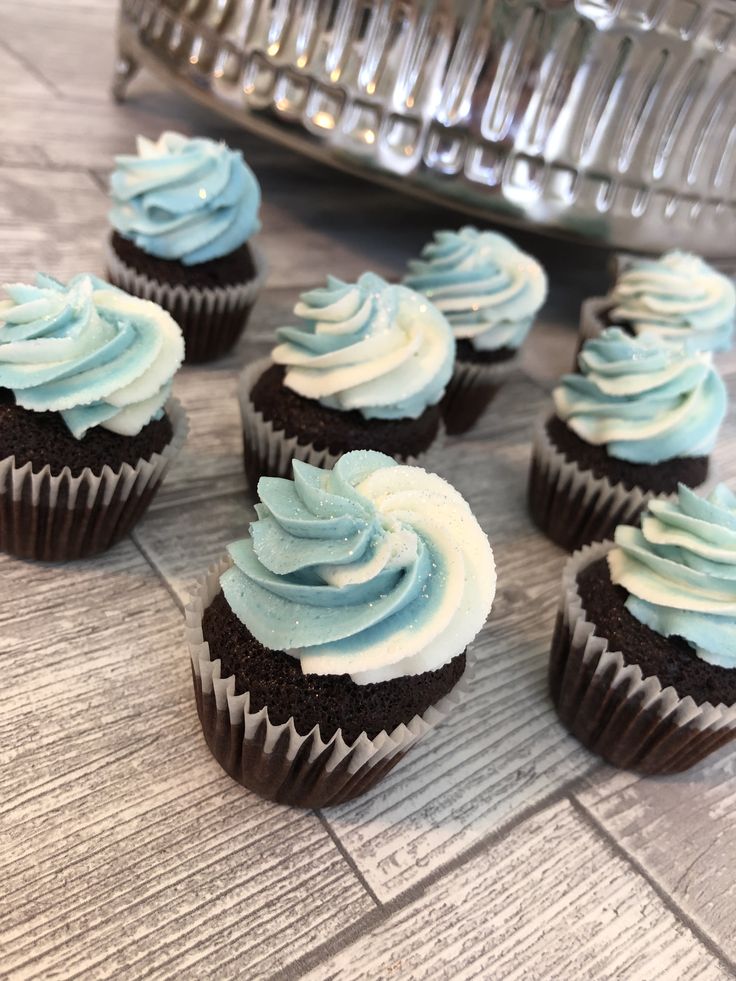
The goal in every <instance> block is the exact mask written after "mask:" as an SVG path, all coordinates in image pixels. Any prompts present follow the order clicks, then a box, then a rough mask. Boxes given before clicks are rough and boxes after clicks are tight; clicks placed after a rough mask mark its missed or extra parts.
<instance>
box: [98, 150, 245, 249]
mask: <svg viewBox="0 0 736 981" xmlns="http://www.w3.org/2000/svg"><path fill="white" fill-rule="evenodd" d="M115 164H116V169H115V171H114V173H113V174H112V177H111V178H110V194H111V198H112V203H113V207H112V210H111V211H110V221H111V223H112V225H113V227H114V228H115V229H116V230H117V231H118V232H119V233H120V234H121V235H122V236H123V237H125V238H128V239H131V240H132V241H133V242H135V244H136V245H137V246H138V247H139V248H141V249H143V251H144V252H148V253H149V255H153V256H158V257H159V258H161V259H178V260H179V261H181V262H182V263H183V264H184V265H186V266H193V265H197V264H198V263H201V262H208V261H210V260H212V259H217V258H219V257H220V256H224V255H228V254H229V253H230V252H233V251H235V249H237V248H239V246H241V245H242V244H243V243H244V242H246V241H247V240H248V239H249V238H250V237H251V236H252V235H254V234H255V233H256V232H257V231H258V229H259V228H260V222H259V220H258V209H259V207H260V202H261V190H260V187H259V184H258V181H257V180H256V177H255V175H254V174H253V172H252V171H251V169H250V168H249V167H248V165H247V164H246V163H245V161H244V160H243V155H242V153H241V152H240V151H239V150H231V149H230V148H229V147H228V146H226V145H225V144H224V143H215V142H214V141H213V140H208V139H204V138H197V139H188V138H187V137H185V136H182V135H181V134H180V133H162V135H161V136H160V137H159V139H158V140H157V141H156V142H153V141H151V140H147V139H146V138H145V137H143V136H139V137H138V154H137V155H122V156H118V157H116V158H115Z"/></svg>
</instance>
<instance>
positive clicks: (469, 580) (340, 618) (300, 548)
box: [220, 450, 495, 682]
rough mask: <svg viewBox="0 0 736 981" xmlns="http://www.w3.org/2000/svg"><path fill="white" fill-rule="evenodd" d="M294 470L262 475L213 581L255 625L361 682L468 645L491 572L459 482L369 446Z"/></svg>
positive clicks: (319, 665)
mask: <svg viewBox="0 0 736 981" xmlns="http://www.w3.org/2000/svg"><path fill="white" fill-rule="evenodd" d="M293 469H294V480H293V481H291V480H284V479H282V478H277V477H262V478H261V480H260V481H259V482H258V494H259V497H260V498H261V503H259V504H257V505H256V513H257V515H258V518H257V520H256V521H254V522H253V523H252V524H251V526H250V537H249V538H246V539H243V540H242V541H238V542H235V543H234V544H232V545H230V546H229V548H228V552H229V554H230V557H231V559H232V561H233V566H232V567H231V568H230V569H228V570H227V571H226V572H225V573H224V574H223V575H222V577H221V580H220V581H221V585H222V589H223V593H224V595H225V598H226V600H227V602H228V603H229V605H230V607H231V609H232V610H233V612H234V613H235V614H236V616H237V617H238V618H239V619H240V620H241V622H242V623H244V624H245V625H246V626H247V627H248V629H249V630H250V632H251V633H252V634H253V636H254V637H256V639H257V640H259V641H260V642H261V643H262V644H263V645H264V646H266V647H268V648H270V649H272V650H285V651H288V652H289V653H291V654H292V655H293V656H296V657H299V658H300V660H301V662H302V668H303V670H304V671H305V673H310V672H315V673H319V674H342V673H350V674H352V675H353V676H354V677H357V680H359V681H361V682H365V681H367V680H374V679H375V678H376V672H379V673H380V676H381V677H382V678H387V677H392V676H397V675H399V674H402V673H408V674H412V673H417V672H421V671H424V670H431V669H435V668H437V667H439V666H440V665H441V664H443V663H445V662H446V661H447V660H449V659H451V658H452V657H453V656H455V654H457V653H460V652H461V651H462V650H464V648H465V646H466V645H467V643H468V642H469V641H470V640H471V639H472V637H473V636H475V633H477V631H478V630H479V629H480V627H481V626H482V624H483V622H484V620H485V617H486V616H487V613H488V610H489V609H490V605H491V602H492V599H493V592H494V588H495V574H494V569H493V557H492V553H491V550H490V547H489V545H488V540H487V538H486V537H485V535H484V534H483V532H482V530H481V528H480V527H479V525H478V523H477V522H476V521H475V519H474V518H473V516H472V514H471V513H470V509H469V508H468V506H467V504H466V503H465V501H463V499H462V498H461V497H460V495H459V494H458V493H457V491H455V490H454V489H453V488H451V487H450V486H449V485H448V484H447V483H446V482H445V481H443V480H442V479H441V478H439V477H437V476H435V475H433V474H428V473H426V472H425V471H423V470H421V469H419V468H417V467H407V466H399V465H398V464H396V463H395V461H394V460H392V459H391V458H390V457H388V456H385V455H384V454H382V453H376V452H372V451H363V450H361V451H355V452H351V453H347V454H345V455H344V456H342V457H341V458H340V459H339V460H338V461H337V463H336V464H335V467H334V469H333V470H332V471H323V470H319V469H318V468H316V467H312V466H309V465H308V464H305V463H301V462H300V461H298V460H294V461H293ZM379 502H380V505H379ZM438 511H441V512H442V514H443V522H441V523H438V522H437V520H436V515H437V513H438Z"/></svg>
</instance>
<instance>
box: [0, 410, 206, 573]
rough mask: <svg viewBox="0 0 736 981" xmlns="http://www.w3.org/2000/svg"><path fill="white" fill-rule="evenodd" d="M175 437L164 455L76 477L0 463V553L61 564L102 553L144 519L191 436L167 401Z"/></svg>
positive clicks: (65, 472)
mask: <svg viewBox="0 0 736 981" xmlns="http://www.w3.org/2000/svg"><path fill="white" fill-rule="evenodd" d="M166 413H167V415H168V416H169V419H170V420H171V425H172V428H173V437H172V439H171V442H170V443H169V444H168V445H167V446H166V447H164V449H163V450H162V451H161V452H160V453H154V454H153V455H152V456H151V457H150V458H148V459H141V460H138V462H137V463H136V464H135V465H132V464H130V463H123V464H122V465H121V466H120V468H119V469H118V470H113V469H112V467H110V466H105V467H103V468H102V471H101V472H100V473H99V474H98V473H94V472H93V471H92V470H91V469H90V468H89V467H86V468H85V469H84V470H83V471H82V472H81V473H80V474H79V475H78V476H76V477H75V476H72V473H71V470H70V469H69V467H64V469H63V470H61V472H60V473H58V474H55V473H52V472H51V467H50V466H49V465H47V466H45V467H44V468H43V469H42V470H41V471H39V472H38V473H34V472H33V469H32V466H31V463H30V462H28V463H25V464H23V466H20V467H18V466H16V463H15V457H14V456H11V457H6V458H5V459H4V460H0V551H3V552H9V553H10V554H11V555H16V556H18V557H20V558H25V559H41V560H45V561H64V560H68V559H76V558H83V557H85V556H88V555H93V554H95V553H97V552H102V551H105V550H106V549H108V548H110V547H111V546H112V545H114V544H115V543H116V542H118V541H120V539H121V538H123V537H124V536H125V535H126V534H127V533H128V531H130V529H131V528H132V527H133V525H134V524H135V523H136V522H137V521H138V520H139V519H140V518H141V516H142V515H143V514H144V512H145V510H146V508H147V507H148V505H149V504H150V502H151V500H152V499H153V496H154V494H155V493H156V491H157V490H158V487H159V485H160V484H161V481H162V480H163V479H164V477H165V475H166V471H167V470H168V468H169V466H170V464H171V462H172V460H174V458H175V457H176V456H177V454H178V453H179V451H180V449H181V447H182V444H183V443H184V440H185V439H186V435H187V431H188V423H187V417H186V413H185V412H184V409H183V408H182V407H181V405H180V404H179V402H178V401H177V400H176V399H174V398H171V399H169V401H168V402H167V404H166Z"/></svg>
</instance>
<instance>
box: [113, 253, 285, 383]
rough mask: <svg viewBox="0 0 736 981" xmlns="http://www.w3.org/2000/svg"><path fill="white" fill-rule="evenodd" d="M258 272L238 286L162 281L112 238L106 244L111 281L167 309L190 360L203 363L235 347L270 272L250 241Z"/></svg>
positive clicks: (128, 291)
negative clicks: (130, 260) (120, 251)
mask: <svg viewBox="0 0 736 981" xmlns="http://www.w3.org/2000/svg"><path fill="white" fill-rule="evenodd" d="M249 245H250V249H251V254H252V256H253V262H254V264H255V267H256V277H255V279H252V280H250V281H249V282H247V283H238V284H236V285H232V286H218V287H206V288H204V289H199V288H198V287H195V286H183V285H182V284H180V283H177V284H176V285H173V286H172V285H170V284H168V283H160V282H159V281H158V280H156V279H152V278H150V277H149V276H147V275H146V274H145V273H142V272H138V271H136V270H135V269H133V268H131V267H130V266H128V265H126V263H124V262H123V260H122V259H121V258H120V257H119V256H118V255H117V253H116V252H115V250H114V248H113V246H112V243H111V240H108V242H107V244H106V247H105V262H106V264H107V271H108V276H109V279H110V282H111V283H112V284H113V285H114V286H119V287H120V288H121V289H124V290H125V291H126V292H127V293H131V294H132V295H133V296H140V297H142V298H143V299H145V300H152V301H153V302H154V303H157V304H158V305H159V306H160V307H163V308H164V310H167V311H168V312H169V313H170V314H171V316H172V317H173V318H174V320H175V321H176V322H177V324H178V325H179V327H180V328H181V331H182V334H183V335H184V355H185V356H184V360H185V362H186V363H187V364H201V363H202V362H205V361H212V360H214V359H215V358H219V357H222V356H223V355H225V354H227V352H228V351H230V350H231V348H232V347H233V345H234V344H235V343H236V341H237V340H238V338H239V337H240V335H241V333H242V332H243V329H244V328H245V325H246V322H247V320H248V316H249V314H250V310H251V307H252V306H253V304H254V303H255V301H256V298H257V296H258V293H259V292H260V289H261V287H262V286H263V283H264V280H265V278H266V274H267V265H266V259H265V256H264V254H263V252H262V251H261V249H260V248H258V246H257V245H255V244H254V243H253V242H249Z"/></svg>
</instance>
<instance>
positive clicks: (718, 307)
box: [610, 251, 736, 351]
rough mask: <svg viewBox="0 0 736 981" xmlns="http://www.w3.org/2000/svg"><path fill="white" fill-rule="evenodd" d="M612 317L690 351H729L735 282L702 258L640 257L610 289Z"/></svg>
mask: <svg viewBox="0 0 736 981" xmlns="http://www.w3.org/2000/svg"><path fill="white" fill-rule="evenodd" d="M611 301H612V303H613V307H612V310H611V314H610V316H611V318H612V319H613V320H614V321H615V322H617V323H621V322H625V323H629V324H631V326H632V327H633V329H634V332H635V333H637V334H642V333H644V332H645V331H651V332H654V333H655V334H657V335H658V336H659V337H661V338H662V339H663V340H665V341H668V342H673V343H675V344H679V345H682V346H683V347H685V348H686V349H687V350H689V351H726V350H728V348H729V347H730V346H731V340H732V335H733V329H734V320H735V319H736V289H735V288H734V284H733V282H732V281H731V280H730V279H729V278H728V277H727V276H724V275H722V274H721V273H719V272H717V271H716V270H715V269H713V268H712V267H711V266H709V265H708V263H707V262H704V261H703V259H701V258H700V257H699V256H696V255H691V254H690V253H687V252H677V251H674V252H667V253H666V254H665V255H663V256H662V257H661V258H659V259H636V260H634V261H632V262H631V263H630V264H629V265H628V266H627V267H626V269H624V271H623V272H622V273H621V275H620V276H619V278H618V280H617V282H616V284H615V286H614V287H613V290H612V291H611Z"/></svg>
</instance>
